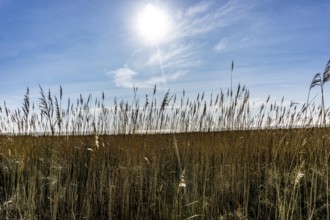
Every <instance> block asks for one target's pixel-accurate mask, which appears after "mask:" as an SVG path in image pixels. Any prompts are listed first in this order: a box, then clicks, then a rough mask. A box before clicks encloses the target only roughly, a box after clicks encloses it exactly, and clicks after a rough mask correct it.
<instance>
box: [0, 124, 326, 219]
mask: <svg viewBox="0 0 330 220" xmlns="http://www.w3.org/2000/svg"><path fill="white" fill-rule="evenodd" d="M302 137H304V138H302ZM174 140H176V141H177V147H178V154H179V157H180V164H181V166H182V168H181V167H180V164H178V160H177V155H176V151H175V142H174ZM96 143H97V144H96ZM329 144H330V136H329V130H328V129H289V130H287V129H282V130H281V129H278V130H260V131H257V130H255V131H224V132H207V133H205V132H203V133H201V132H198V133H183V134H175V139H173V134H154V135H151V134H149V135H115V136H99V137H98V140H97V142H96V138H95V136H67V137H58V136H54V137H49V136H48V137H31V136H21V137H14V138H8V137H5V136H3V137H2V138H1V146H0V149H1V204H2V205H1V215H2V218H3V219H6V218H7V219H59V218H60V219H186V218H189V217H194V218H195V219H221V218H222V219H327V217H328V216H329V212H328V210H329V207H328V206H329V196H330V191H329V185H328V184H329V170H328V169H329V168H328V164H329V160H330V152H329ZM181 169H182V170H181ZM182 180H184V184H185V185H183V184H182V183H183V182H182Z"/></svg>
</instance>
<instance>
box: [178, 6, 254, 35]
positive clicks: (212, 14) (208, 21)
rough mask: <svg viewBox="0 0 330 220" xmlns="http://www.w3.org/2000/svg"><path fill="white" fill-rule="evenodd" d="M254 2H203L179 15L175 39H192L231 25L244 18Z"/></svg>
mask: <svg viewBox="0 0 330 220" xmlns="http://www.w3.org/2000/svg"><path fill="white" fill-rule="evenodd" d="M254 2H255V1H241V0H228V1H227V2H226V3H224V4H221V3H217V2H215V1H214V2H213V1H212V2H211V1H204V2H201V3H198V4H196V5H193V6H191V7H189V8H188V9H187V10H185V11H184V12H183V13H179V16H178V18H177V19H178V21H181V22H177V26H176V27H175V29H176V31H175V32H176V33H177V36H176V37H177V38H183V37H192V36H195V35H200V34H205V33H209V32H211V31H214V30H216V29H218V28H221V27H226V26H228V25H231V24H233V23H234V22H236V21H237V20H239V19H241V18H243V17H244V16H246V14H247V12H249V11H250V10H251V9H252V8H253V6H254Z"/></svg>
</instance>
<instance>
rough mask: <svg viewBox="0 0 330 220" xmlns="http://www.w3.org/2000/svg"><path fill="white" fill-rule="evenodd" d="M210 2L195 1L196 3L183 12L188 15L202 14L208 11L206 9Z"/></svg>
mask: <svg viewBox="0 0 330 220" xmlns="http://www.w3.org/2000/svg"><path fill="white" fill-rule="evenodd" d="M211 5H212V3H211V2H209V1H202V2H199V3H197V4H196V5H194V6H192V7H190V8H188V10H187V11H186V12H185V15H186V16H188V17H192V16H196V15H198V14H202V13H205V12H207V11H208V9H209V8H210V7H211Z"/></svg>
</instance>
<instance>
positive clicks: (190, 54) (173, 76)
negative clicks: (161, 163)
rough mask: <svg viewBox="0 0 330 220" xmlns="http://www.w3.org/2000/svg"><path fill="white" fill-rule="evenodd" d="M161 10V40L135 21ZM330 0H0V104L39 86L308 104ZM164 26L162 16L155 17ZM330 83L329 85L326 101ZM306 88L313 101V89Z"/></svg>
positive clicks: (327, 49) (329, 53) (325, 38)
mask: <svg viewBox="0 0 330 220" xmlns="http://www.w3.org/2000/svg"><path fill="white" fill-rule="evenodd" d="M150 4H152V5H154V6H155V7H158V8H159V9H161V10H162V11H163V12H165V13H166V15H167V20H168V23H169V30H168V32H167V33H166V34H164V37H163V39H162V41H159V42H153V43H150V42H147V41H146V39H143V36H142V35H141V33H140V32H139V31H138V29H137V21H138V19H139V16H141V13H142V14H143V13H144V9H145V7H146V5H150ZM329 11H330V1H329V0H317V1H316V0H205V1H197V0H189V1H188V0H163V1H155V0H154V1H147V0H135V1H133V0H120V1H115V0H93V1H92V0H56V1H44V0H29V1H26V0H0V76H1V78H0V79H1V80H0V103H3V101H6V103H7V105H9V106H21V104H22V102H23V96H24V94H25V91H26V88H27V87H28V88H29V90H30V96H31V97H32V98H36V100H37V97H38V96H39V85H41V86H42V87H43V88H44V90H48V89H51V91H52V92H53V93H58V91H59V87H60V86H62V88H63V92H64V94H65V95H66V96H68V97H70V98H78V96H79V94H83V95H88V94H89V93H91V94H93V96H94V97H100V96H101V94H102V91H104V93H105V96H106V97H107V99H109V100H110V101H109V102H110V103H111V100H112V99H113V98H114V97H117V98H119V99H130V98H132V97H133V86H134V87H138V94H139V95H141V96H144V95H145V94H151V93H152V91H153V87H154V85H155V84H156V85H157V88H158V92H159V93H160V94H165V92H166V91H167V90H168V89H170V92H171V94H182V91H183V90H185V91H186V93H187V94H189V95H191V96H193V97H195V95H196V94H197V93H201V92H205V93H206V94H210V93H218V92H219V91H220V89H223V90H227V89H229V88H230V85H231V84H230V83H231V65H232V62H234V71H233V75H232V80H233V86H234V87H236V86H237V85H238V83H241V84H242V85H246V86H247V88H248V89H249V90H250V93H251V99H252V100H255V101H258V100H259V101H260V100H261V101H262V100H266V99H267V96H268V95H270V96H271V97H272V99H273V100H280V99H281V98H282V97H283V96H284V97H285V99H286V100H288V101H291V100H292V101H295V102H299V103H302V102H305V101H306V99H307V94H308V90H309V86H310V83H311V80H312V78H313V76H314V75H315V74H316V73H317V72H321V73H322V72H323V70H324V67H325V65H326V63H327V62H328V60H329V59H330V44H329V40H330V28H329ZM159 25H161V24H159ZM327 87H330V85H328V86H327V85H325V96H326V105H327V106H330V96H327V93H329V92H330V88H329V89H327ZM312 96H316V100H318V99H319V97H320V95H319V89H318V88H313V91H312Z"/></svg>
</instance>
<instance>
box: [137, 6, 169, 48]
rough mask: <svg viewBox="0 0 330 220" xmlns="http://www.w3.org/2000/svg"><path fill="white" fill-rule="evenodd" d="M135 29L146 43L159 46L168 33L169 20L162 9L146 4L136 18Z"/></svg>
mask: <svg viewBox="0 0 330 220" xmlns="http://www.w3.org/2000/svg"><path fill="white" fill-rule="evenodd" d="M136 28H137V31H138V34H139V35H141V37H142V38H143V39H144V40H145V41H147V43H151V44H159V43H161V42H163V41H164V40H165V39H166V35H167V34H168V33H169V30H170V19H169V16H168V14H167V13H166V11H165V10H164V9H162V8H160V7H157V6H156V5H153V4H147V5H146V6H145V7H144V8H143V9H142V10H141V12H140V13H139V14H138V16H137V20H136Z"/></svg>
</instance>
